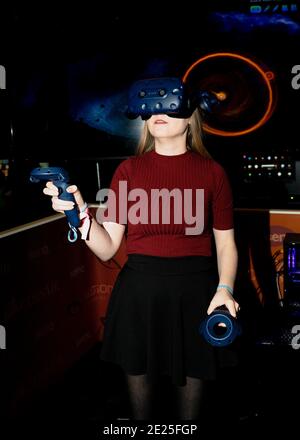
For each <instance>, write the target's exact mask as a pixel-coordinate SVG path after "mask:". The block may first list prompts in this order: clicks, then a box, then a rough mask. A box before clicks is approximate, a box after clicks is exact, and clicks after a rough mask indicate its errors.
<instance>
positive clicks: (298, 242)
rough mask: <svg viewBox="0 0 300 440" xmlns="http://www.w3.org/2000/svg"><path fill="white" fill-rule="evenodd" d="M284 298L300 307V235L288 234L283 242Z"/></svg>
mask: <svg viewBox="0 0 300 440" xmlns="http://www.w3.org/2000/svg"><path fill="white" fill-rule="evenodd" d="M283 254H284V257H283V258H284V297H285V300H286V301H287V302H288V303H289V304H291V303H293V302H295V303H298V304H299V305H300V233H299V234H297V233H286V234H285V237H284V240H283Z"/></svg>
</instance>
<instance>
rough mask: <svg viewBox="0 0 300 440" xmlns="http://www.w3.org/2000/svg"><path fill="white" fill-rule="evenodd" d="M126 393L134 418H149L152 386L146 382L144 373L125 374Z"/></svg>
mask: <svg viewBox="0 0 300 440" xmlns="http://www.w3.org/2000/svg"><path fill="white" fill-rule="evenodd" d="M127 385H128V394H129V399H130V403H131V409H132V415H133V418H134V419H135V420H149V419H150V418H151V412H152V398H153V390H152V388H153V387H152V386H151V385H150V384H149V383H148V382H147V378H146V375H145V374H142V375H136V376H135V375H131V374H127Z"/></svg>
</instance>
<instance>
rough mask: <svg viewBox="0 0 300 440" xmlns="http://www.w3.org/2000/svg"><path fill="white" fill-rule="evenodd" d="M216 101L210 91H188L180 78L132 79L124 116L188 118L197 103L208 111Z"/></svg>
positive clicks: (213, 106)
mask: <svg viewBox="0 0 300 440" xmlns="http://www.w3.org/2000/svg"><path fill="white" fill-rule="evenodd" d="M217 104H218V100H217V98H216V96H215V95H214V94H212V93H211V92H208V91H199V92H192V90H191V89H190V88H189V86H188V85H187V84H185V83H183V82H182V80H181V79H180V78H176V77H165V78H151V79H145V80H140V81H136V82H135V83H134V84H133V85H132V86H131V87H130V89H129V92H128V106H127V110H126V115H127V117H128V118H129V119H136V118H137V117H138V116H141V118H142V119H143V120H146V119H149V118H150V117H151V116H152V115H157V114H167V115H168V116H171V117H173V118H189V117H190V116H191V114H192V113H193V111H194V110H195V109H196V107H197V106H199V107H200V108H201V109H202V110H203V111H204V112H206V113H210V112H212V110H213V109H214V108H215V107H216V105H217Z"/></svg>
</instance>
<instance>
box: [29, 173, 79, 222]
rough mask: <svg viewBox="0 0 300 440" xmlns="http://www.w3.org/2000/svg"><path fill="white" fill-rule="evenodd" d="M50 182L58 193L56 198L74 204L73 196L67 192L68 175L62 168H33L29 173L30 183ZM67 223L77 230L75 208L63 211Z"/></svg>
mask: <svg viewBox="0 0 300 440" xmlns="http://www.w3.org/2000/svg"><path fill="white" fill-rule="evenodd" d="M49 180H50V181H52V182H53V183H54V185H55V186H57V188H58V191H59V196H58V198H59V199H61V200H68V201H71V202H75V198H74V196H73V194H71V193H69V192H67V187H68V186H69V185H70V180H69V175H68V173H67V171H66V170H64V168H59V167H45V168H34V169H33V170H32V171H31V173H30V181H31V182H33V183H38V182H41V181H49ZM65 214H66V217H67V220H68V223H69V225H70V226H73V227H74V228H78V226H79V225H80V220H79V216H78V211H77V208H76V207H74V208H73V209H71V210H68V211H65Z"/></svg>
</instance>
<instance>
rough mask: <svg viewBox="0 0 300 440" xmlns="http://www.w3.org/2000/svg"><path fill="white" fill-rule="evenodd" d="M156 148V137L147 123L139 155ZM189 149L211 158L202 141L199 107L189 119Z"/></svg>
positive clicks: (141, 139)
mask: <svg viewBox="0 0 300 440" xmlns="http://www.w3.org/2000/svg"><path fill="white" fill-rule="evenodd" d="M153 149H154V137H153V136H152V134H151V133H150V131H149V129H148V126H147V124H146V123H145V125H144V128H143V131H142V134H141V137H140V139H139V143H138V146H137V151H136V154H137V155H141V154H144V153H147V152H148V151H151V150H153ZM187 149H188V150H192V151H194V152H195V153H198V154H200V155H201V156H203V157H209V158H211V155H210V154H209V152H208V151H207V149H206V148H205V146H204V144H203V141H202V122H201V114H200V111H199V109H198V108H197V109H196V110H195V111H194V113H193V114H192V116H191V117H190V119H189V125H188V130H187Z"/></svg>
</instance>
